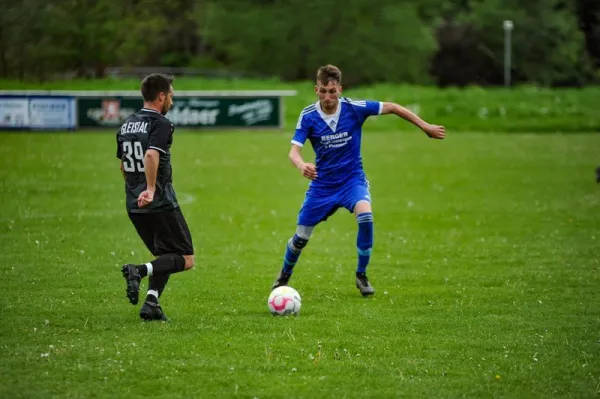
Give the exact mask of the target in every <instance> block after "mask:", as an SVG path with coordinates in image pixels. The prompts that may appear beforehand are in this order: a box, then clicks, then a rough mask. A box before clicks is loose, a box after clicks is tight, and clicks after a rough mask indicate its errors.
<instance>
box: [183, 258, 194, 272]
mask: <svg viewBox="0 0 600 399" xmlns="http://www.w3.org/2000/svg"><path fill="white" fill-rule="evenodd" d="M183 258H184V259H185V266H184V269H185V270H190V269H191V268H193V267H194V260H195V258H194V255H183Z"/></svg>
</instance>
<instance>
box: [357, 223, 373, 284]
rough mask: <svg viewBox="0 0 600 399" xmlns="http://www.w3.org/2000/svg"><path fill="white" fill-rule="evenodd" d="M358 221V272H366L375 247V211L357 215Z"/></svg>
mask: <svg viewBox="0 0 600 399" xmlns="http://www.w3.org/2000/svg"><path fill="white" fill-rule="evenodd" d="M356 222H357V223H358V235H357V237H356V248H357V250H358V266H357V268H356V272H357V273H366V271H367V265H368V264H369V261H370V260H371V250H372V248H373V213H372V212H364V213H361V214H359V215H356Z"/></svg>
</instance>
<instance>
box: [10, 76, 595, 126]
mask: <svg viewBox="0 0 600 399" xmlns="http://www.w3.org/2000/svg"><path fill="white" fill-rule="evenodd" d="M139 84H140V83H139V80H137V79H102V80H69V81H53V82H47V83H38V82H18V81H11V80H0V88H2V89H4V90H24V89H35V90H139ZM174 84H175V90H176V92H177V91H178V90H277V89H281V90H297V91H298V95H297V96H294V97H286V99H285V105H286V108H285V118H286V122H287V126H288V127H289V126H291V127H293V126H295V124H296V120H297V119H298V115H299V112H300V110H302V108H303V107H305V106H306V105H308V104H310V103H312V102H314V101H316V97H315V93H314V89H313V87H314V84H313V83H312V82H280V81H277V80H274V79H273V80H250V79H239V80H225V79H201V78H189V77H181V78H177V79H176V81H175V83H174ZM344 93H345V95H347V96H349V97H354V98H361V99H371V100H377V101H392V102H397V103H400V104H402V105H405V106H407V107H409V108H410V109H412V110H413V111H415V112H417V113H418V114H419V115H420V116H422V117H423V118H425V119H427V120H428V121H430V122H431V123H436V124H443V125H445V126H446V127H447V128H448V129H450V130H454V131H461V132H464V131H474V132H522V133H523V132H526V133H530V132H551V133H555V132H573V133H581V132H590V131H600V113H599V112H598V109H600V87H586V88H583V89H547V88H536V87H527V86H524V87H515V88H513V89H504V88H486V89H483V88H479V87H468V88H464V89H459V88H448V89H439V88H436V87H417V86H407V85H390V84H379V85H375V86H368V87H358V88H350V89H349V90H347V91H345V92H344ZM370 129H371V130H372V131H381V132H387V131H391V130H397V129H398V124H397V123H396V122H395V121H393V118H392V119H390V118H380V119H378V120H376V121H374V122H372V123H371V126H370Z"/></svg>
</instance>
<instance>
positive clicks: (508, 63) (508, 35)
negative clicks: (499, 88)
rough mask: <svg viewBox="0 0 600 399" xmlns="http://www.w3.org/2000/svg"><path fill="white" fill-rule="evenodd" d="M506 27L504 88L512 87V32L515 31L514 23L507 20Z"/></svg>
mask: <svg viewBox="0 0 600 399" xmlns="http://www.w3.org/2000/svg"><path fill="white" fill-rule="evenodd" d="M503 27H504V86H506V87H510V69H511V49H512V43H511V31H512V30H513V23H512V21H510V20H506V21H504V23H503Z"/></svg>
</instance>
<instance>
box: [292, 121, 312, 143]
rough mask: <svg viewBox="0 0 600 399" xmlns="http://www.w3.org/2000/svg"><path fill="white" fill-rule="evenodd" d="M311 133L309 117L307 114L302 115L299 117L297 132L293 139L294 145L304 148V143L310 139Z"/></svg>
mask: <svg viewBox="0 0 600 399" xmlns="http://www.w3.org/2000/svg"><path fill="white" fill-rule="evenodd" d="M309 131H310V123H309V121H308V116H307V115H306V114H300V116H299V117H298V123H297V124H296V132H295V133H294V137H293V138H292V144H296V145H299V146H300V147H304V142H305V141H306V139H307V138H308V133H309Z"/></svg>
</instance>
